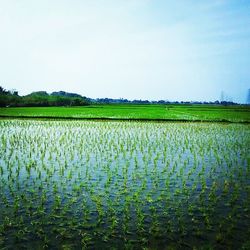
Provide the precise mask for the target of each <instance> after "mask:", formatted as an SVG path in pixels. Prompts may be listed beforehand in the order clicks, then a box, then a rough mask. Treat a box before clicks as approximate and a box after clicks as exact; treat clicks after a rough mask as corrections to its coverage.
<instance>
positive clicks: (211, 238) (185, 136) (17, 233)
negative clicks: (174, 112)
mask: <svg viewBox="0 0 250 250" xmlns="http://www.w3.org/2000/svg"><path fill="white" fill-rule="evenodd" d="M154 108H155V107H154ZM82 109H83V108H76V109H75V110H73V109H70V108H69V109H68V110H71V111H72V112H71V113H67V112H66V111H65V110H67V108H62V113H60V112H59V114H60V116H63V113H64V112H66V114H67V115H68V116H72V117H73V116H76V117H77V116H78V115H79V114H81V115H82V113H77V112H80V111H79V110H82ZM88 109H90V107H89V108H88ZM88 109H87V108H86V110H88ZM92 109H93V108H92ZM176 109H177V108H176ZM15 110H19V111H18V112H19V113H18V112H17V111H15ZM39 110H40V111H39ZM49 110H51V113H48V112H49ZM56 110H59V108H57V109H56ZM84 110H85V108H84ZM100 110H101V108H100V107H99V111H100ZM160 110H161V107H159V116H160V112H161V111H160ZM164 110H166V107H165V108H164ZM52 111H53V108H51V109H46V110H45V109H43V108H26V109H19V108H18V109H14V108H13V109H10V108H8V109H7V108H6V109H1V114H4V113H5V114H7V113H8V114H12V115H13V114H16V115H23V116H24V115H28V116H29V115H30V116H34V114H35V115H36V116H39V115H42V116H50V115H53V116H54V115H55V114H54V113H53V112H52ZM112 111H114V108H113V109H112ZM15 112H16V113H15ZM39 112H40V113H39ZM44 112H45V113H44ZM46 112H47V113H46ZM89 112H90V111H89ZM114 112H115V111H114ZM126 112H127V111H126V110H125V111H124V114H122V113H121V112H120V111H119V114H121V117H126V114H127V113H126ZM162 112H163V111H162ZM164 112H165V111H164ZM190 112H191V111H190ZM193 112H195V111H193ZM204 112H205V111H204ZM218 112H224V111H221V110H218ZM227 112H228V113H230V112H231V111H230V112H229V111H225V113H224V115H225V116H226V113H227ZM232 112H233V111H232ZM235 112H236V111H235ZM244 112H246V113H247V112H248V111H244ZM244 112H239V116H238V117H233V116H232V115H231V114H230V115H229V117H230V119H240V120H241V119H243V118H241V117H243V116H244V117H245V118H244V119H246V116H245V114H244ZM208 113H209V112H208ZM38 114H39V115H38ZM86 114H87V111H86V113H85V115H86ZM117 114H118V113H117ZM117 114H116V113H115V116H116V115H117ZM149 114H150V112H149V113H148V114H147V116H149ZM98 115H99V116H100V117H103V113H101V111H100V113H98ZM139 115H141V116H142V117H144V115H145V114H143V113H140V112H139V111H138V113H136V115H135V116H136V117H137V116H139ZM151 115H152V117H155V116H158V113H157V112H156V114H153V112H152V114H151ZM197 115H198V116H199V112H198V114H197ZM241 115H242V116H241ZM96 116H97V113H96V114H95V117H96ZM214 116H215V117H218V116H217V114H216V112H215V115H214ZM210 118H211V116H210ZM216 119H217V118H216ZM249 145H250V130H249V125H248V124H239V123H235V124H224V123H221V124H220V123H191V122H186V123H174V122H168V123H161V122H158V123H156V122H139V121H133V122H126V121H123V122H121V121H105V122H103V121H99V122H96V121H62V120H58V121H51V120H25V119H22V120H18V119H16V120H14V119H2V120H0V248H3V249H4V248H6V249H23V248H24V249H27V248H28V249H32V248H33V249H42V248H49V249H81V248H82V249H85V248H86V249H143V248H144V249H176V248H177V249H192V248H199V249H200V248H204V249H209V248H211V249H239V248H243V249H247V248H249V245H250V242H249V224H250V217H249V208H250V200H249V197H250V182H249V180H250V152H249Z"/></svg>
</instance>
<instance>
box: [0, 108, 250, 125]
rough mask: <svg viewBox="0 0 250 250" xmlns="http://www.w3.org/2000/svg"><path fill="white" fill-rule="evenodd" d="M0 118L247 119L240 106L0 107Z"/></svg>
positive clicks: (248, 115) (247, 110) (249, 115)
mask: <svg viewBox="0 0 250 250" xmlns="http://www.w3.org/2000/svg"><path fill="white" fill-rule="evenodd" d="M0 117H19V118H20V117H23V118H29V117H30V118H64V119H65V118H70V119H73V118H75V119H113V120H115V119H121V120H128V119H130V120H133V119H135V120H161V121H164V120H165V121H166V120H167V121H169V120H170V121H171V120H172V121H178V120H179V121H228V122H250V107H249V106H244V105H234V106H221V105H170V104H169V105H153V104H149V105H132V104H110V105H90V106H83V107H24V108H21V107H19V108H11V107H8V108H0Z"/></svg>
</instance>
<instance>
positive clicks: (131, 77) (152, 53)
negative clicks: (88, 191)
mask: <svg viewBox="0 0 250 250" xmlns="http://www.w3.org/2000/svg"><path fill="white" fill-rule="evenodd" d="M0 34H1V37H0V76H1V78H0V85H1V86H3V87H4V88H6V89H12V88H14V89H17V90H18V91H19V93H20V94H21V95H25V94H28V93H30V92H32V91H38V90H45V91H48V92H52V91H59V90H64V91H68V92H77V93H80V94H82V95H85V96H88V97H92V98H96V97H111V98H128V99H149V100H159V99H164V100H179V101H180V100H186V101H192V100H198V101H202V100H206V101H215V100H220V98H221V92H222V91H224V98H225V99H227V100H233V101H235V102H241V103H245V102H246V98H247V91H248V89H249V88H250V1H249V0H202V1H198V0H179V1H172V0H22V1H20V0H0Z"/></svg>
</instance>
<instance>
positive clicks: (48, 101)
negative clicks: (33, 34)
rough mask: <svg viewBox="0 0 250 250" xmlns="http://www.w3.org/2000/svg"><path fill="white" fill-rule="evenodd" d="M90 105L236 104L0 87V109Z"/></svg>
mask: <svg viewBox="0 0 250 250" xmlns="http://www.w3.org/2000/svg"><path fill="white" fill-rule="evenodd" d="M90 104H211V105H219V104H220V105H225V106H226V105H235V104H237V103H234V102H227V101H222V102H219V101H215V102H188V101H186V102H185V101H181V102H178V101H173V102H171V101H167V100H158V101H148V100H128V99H123V98H118V99H113V98H97V99H91V98H87V97H85V96H81V95H79V94H76V93H68V92H65V91H58V92H52V93H51V94H49V93H47V92H46V91H36V92H32V93H31V94H28V95H25V96H20V95H19V94H18V91H16V90H6V89H4V88H3V87H1V86H0V107H49V106H86V105H90Z"/></svg>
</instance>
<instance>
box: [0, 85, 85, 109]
mask: <svg viewBox="0 0 250 250" xmlns="http://www.w3.org/2000/svg"><path fill="white" fill-rule="evenodd" d="M89 104H90V101H89V100H88V98H86V97H85V96H81V95H78V94H75V93H67V92H64V91H59V92H53V93H51V94H48V93H47V92H46V91H37V92H32V93H31V94H29V95H25V96H19V95H18V91H16V90H6V89H4V88H3V87H1V86H0V107H49V106H85V105H89Z"/></svg>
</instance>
